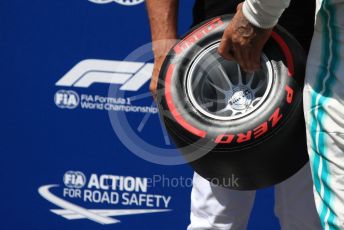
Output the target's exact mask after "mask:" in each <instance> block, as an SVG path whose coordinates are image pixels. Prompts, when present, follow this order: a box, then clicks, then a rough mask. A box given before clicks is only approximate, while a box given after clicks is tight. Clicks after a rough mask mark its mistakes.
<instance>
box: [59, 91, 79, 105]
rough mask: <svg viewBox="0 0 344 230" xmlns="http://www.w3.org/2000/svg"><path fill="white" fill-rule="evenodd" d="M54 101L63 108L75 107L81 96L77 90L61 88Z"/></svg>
mask: <svg viewBox="0 0 344 230" xmlns="http://www.w3.org/2000/svg"><path fill="white" fill-rule="evenodd" d="M54 102H55V104H56V106H57V107H59V108H61V109H65V108H67V109H75V108H76V107H78V105H79V102H80V98H79V95H78V94H77V92H75V91H72V90H59V91H57V92H56V93H55V96H54Z"/></svg>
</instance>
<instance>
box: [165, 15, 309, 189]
mask: <svg viewBox="0 0 344 230" xmlns="http://www.w3.org/2000/svg"><path fill="white" fill-rule="evenodd" d="M230 20H231V16H229V15H226V16H222V17H218V18H214V19H211V20H209V21H208V22H206V23H205V24H203V25H200V26H197V27H195V28H193V29H192V30H191V31H190V32H189V33H188V34H187V35H186V36H185V37H183V38H182V40H181V41H179V42H178V43H177V44H175V46H174V47H173V48H172V49H171V51H170V53H169V54H168V56H167V58H166V60H165V62H164V64H163V67H162V70H161V72H160V76H159V84H158V100H159V101H160V103H159V110H160V114H161V116H162V118H163V120H164V123H165V126H166V129H167V131H168V133H169V135H170V136H171V138H172V139H173V141H174V143H175V144H176V146H177V147H178V148H179V149H180V151H181V153H182V154H183V156H184V157H185V159H186V160H187V161H188V162H189V163H190V164H191V166H192V167H193V168H194V170H195V171H196V172H197V173H198V174H200V175H201V176H202V177H204V178H206V179H208V180H209V181H211V182H213V183H215V184H218V185H221V186H224V187H228V188H231V189H236V190H251V189H257V188H262V187H266V186H270V185H273V184H276V183H279V182H281V181H283V180H285V179H287V178H288V177H290V176H292V175H293V174H294V173H295V172H297V171H298V170H299V169H300V168H302V166H303V165H304V164H305V163H306V162H307V161H308V157H307V152H306V140H305V130H304V120H303V112H302V90H301V89H302V86H303V80H304V72H305V55H304V53H303V50H302V48H301V46H300V45H299V44H298V43H297V41H296V40H295V39H294V38H293V37H292V36H291V35H290V34H289V33H288V32H287V31H285V30H284V29H283V28H281V27H280V26H276V27H275V29H274V31H273V33H272V36H271V38H270V39H269V40H268V42H267V43H266V45H265V47H264V49H263V53H262V56H261V65H262V66H261V70H259V71H257V72H255V73H245V72H244V71H243V70H242V69H241V68H240V67H239V66H238V65H237V63H236V62H234V61H227V60H224V59H223V58H221V57H220V56H219V55H218V53H217V48H218V47H219V43H220V39H221V37H222V34H223V32H224V29H225V28H226V26H227V25H228V23H229V22H230Z"/></svg>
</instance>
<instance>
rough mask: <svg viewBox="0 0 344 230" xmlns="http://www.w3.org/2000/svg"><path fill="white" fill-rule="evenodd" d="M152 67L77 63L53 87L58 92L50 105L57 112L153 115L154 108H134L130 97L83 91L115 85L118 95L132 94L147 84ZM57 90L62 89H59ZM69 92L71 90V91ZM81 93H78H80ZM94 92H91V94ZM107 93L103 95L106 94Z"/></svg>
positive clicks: (111, 62) (96, 61) (90, 61)
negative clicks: (92, 111)
mask: <svg viewBox="0 0 344 230" xmlns="http://www.w3.org/2000/svg"><path fill="white" fill-rule="evenodd" d="M152 71H153V63H145V62H133V61H114V60H100V59H86V60H82V61H80V62H79V63H77V64H76V65H75V66H74V67H73V68H72V69H70V70H69V71H68V72H67V73H66V74H65V75H64V76H62V78H60V79H59V80H58V81H57V82H56V83H55V86H57V87H59V88H60V89H59V90H58V91H57V92H56V93H55V95H54V102H55V104H56V106H57V107H59V108H60V109H75V108H77V107H80V108H81V109H88V110H107V111H109V110H115V111H128V112H129V111H132V112H135V111H136V112H137V111H140V112H143V113H146V112H149V113H157V112H158V111H157V108H156V107H153V106H151V102H150V103H149V105H147V104H144V105H143V104H141V105H136V104H135V102H134V101H131V97H127V96H123V97H115V95H114V96H113V97H109V96H108V95H107V94H105V95H104V94H102V93H101V92H102V91H101V90H99V91H97V92H96V93H91V92H92V89H91V91H89V92H88V91H87V88H93V85H103V86H105V87H109V85H116V87H117V88H118V89H119V90H120V91H126V92H129V93H133V94H135V92H137V91H139V90H140V89H142V88H143V86H144V85H146V83H147V82H148V81H149V80H150V78H151V76H152ZM61 87H63V88H62V89H61ZM71 89H73V90H71ZM80 91H81V92H80ZM93 92H94V91H93ZM106 92H107V91H106Z"/></svg>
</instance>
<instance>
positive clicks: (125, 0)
mask: <svg viewBox="0 0 344 230" xmlns="http://www.w3.org/2000/svg"><path fill="white" fill-rule="evenodd" d="M89 1H90V2H93V3H96V4H107V3H111V2H116V3H118V4H121V5H125V6H134V5H138V4H141V3H142V2H144V0H89Z"/></svg>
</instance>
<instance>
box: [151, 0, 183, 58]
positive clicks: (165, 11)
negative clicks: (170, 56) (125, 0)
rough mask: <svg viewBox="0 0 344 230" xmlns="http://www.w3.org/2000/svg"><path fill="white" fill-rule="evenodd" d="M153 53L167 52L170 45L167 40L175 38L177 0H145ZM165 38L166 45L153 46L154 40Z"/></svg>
mask: <svg viewBox="0 0 344 230" xmlns="http://www.w3.org/2000/svg"><path fill="white" fill-rule="evenodd" d="M146 6H147V11H148V17H149V23H150V28H151V35H152V41H153V51H154V55H155V56H157V55H158V53H160V52H167V50H164V49H169V48H170V47H169V46H170V44H168V43H170V42H168V40H174V39H176V38H177V14H178V0H146ZM158 40H166V41H167V42H166V43H167V45H166V47H162V46H161V44H162V43H161V42H160V43H158V44H160V45H159V46H158V47H157V46H155V43H154V42H155V41H158Z"/></svg>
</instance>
